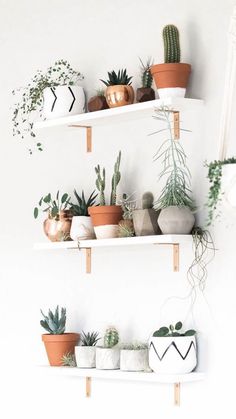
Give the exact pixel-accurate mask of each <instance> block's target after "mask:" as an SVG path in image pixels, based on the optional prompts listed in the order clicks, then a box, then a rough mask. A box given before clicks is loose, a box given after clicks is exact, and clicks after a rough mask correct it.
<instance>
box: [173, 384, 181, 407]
mask: <svg viewBox="0 0 236 419" xmlns="http://www.w3.org/2000/svg"><path fill="white" fill-rule="evenodd" d="M174 405H175V406H180V383H174Z"/></svg>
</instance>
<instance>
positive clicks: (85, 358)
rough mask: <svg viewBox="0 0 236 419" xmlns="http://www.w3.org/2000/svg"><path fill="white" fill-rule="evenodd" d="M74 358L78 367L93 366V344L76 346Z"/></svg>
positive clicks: (94, 364) (94, 356)
mask: <svg viewBox="0 0 236 419" xmlns="http://www.w3.org/2000/svg"><path fill="white" fill-rule="evenodd" d="M75 358H76V364H77V367H78V368H95V366H96V347H95V346H76V347H75Z"/></svg>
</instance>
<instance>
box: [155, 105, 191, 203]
mask: <svg viewBox="0 0 236 419" xmlns="http://www.w3.org/2000/svg"><path fill="white" fill-rule="evenodd" d="M170 111H171V110H170V109H169V108H168V107H161V108H159V109H156V110H155V116H154V118H155V119H157V120H160V121H163V122H165V123H166V125H167V127H166V128H164V129H161V130H159V131H156V132H154V133H152V134H157V133H160V132H162V131H166V130H167V131H168V134H169V137H168V138H167V139H166V140H165V141H164V142H163V143H162V145H161V146H160V147H159V149H158V151H157V152H156V154H155V155H154V161H157V160H160V159H162V164H163V170H162V171H161V173H160V175H159V180H160V179H161V178H163V177H167V180H166V184H165V186H164V187H163V189H162V191H161V194H160V196H159V198H158V200H157V201H156V202H155V209H163V208H166V207H169V206H171V205H174V206H178V207H182V206H186V207H188V208H189V209H191V210H193V209H195V204H194V201H193V199H192V197H191V196H190V194H191V190H190V184H191V182H190V179H191V175H190V171H189V169H188V167H187V164H186V154H185V152H184V149H183V147H182V145H181V143H180V141H175V140H174V138H173V134H172V128H171V120H170V115H171V112H170ZM181 131H189V130H186V129H181Z"/></svg>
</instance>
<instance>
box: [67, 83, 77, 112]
mask: <svg viewBox="0 0 236 419" xmlns="http://www.w3.org/2000/svg"><path fill="white" fill-rule="evenodd" d="M68 89H69V91H70V92H71V94H72V97H73V101H72V104H71V105H70V109H69V112H71V111H72V108H73V106H74V103H75V95H74V93H73V91H72V89H71V88H70V86H68Z"/></svg>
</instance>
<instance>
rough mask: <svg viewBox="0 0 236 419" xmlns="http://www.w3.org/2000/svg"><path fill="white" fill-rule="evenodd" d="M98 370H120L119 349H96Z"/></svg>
mask: <svg viewBox="0 0 236 419" xmlns="http://www.w3.org/2000/svg"><path fill="white" fill-rule="evenodd" d="M96 368H97V369H99V370H118V369H119V368H120V350H119V348H99V347H98V348H96Z"/></svg>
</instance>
